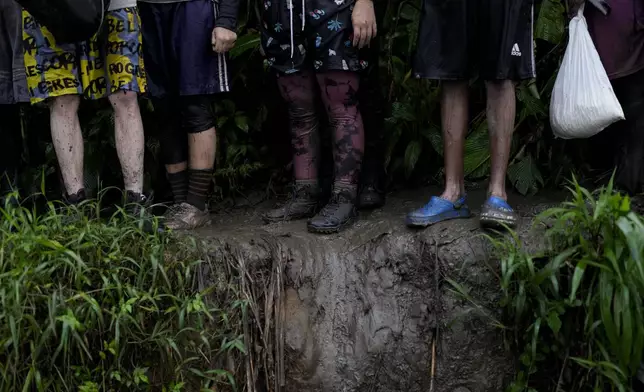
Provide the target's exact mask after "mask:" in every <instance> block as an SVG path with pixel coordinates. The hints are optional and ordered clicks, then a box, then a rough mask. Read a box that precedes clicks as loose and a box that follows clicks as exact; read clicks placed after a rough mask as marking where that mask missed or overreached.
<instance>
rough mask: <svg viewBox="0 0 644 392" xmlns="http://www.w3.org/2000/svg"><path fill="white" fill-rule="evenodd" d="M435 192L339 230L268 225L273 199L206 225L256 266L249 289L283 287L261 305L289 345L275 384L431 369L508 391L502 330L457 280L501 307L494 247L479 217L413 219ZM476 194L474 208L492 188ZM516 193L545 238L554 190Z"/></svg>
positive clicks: (335, 383)
mask: <svg viewBox="0 0 644 392" xmlns="http://www.w3.org/2000/svg"><path fill="white" fill-rule="evenodd" d="M426 194H427V193H426V192H417V193H408V194H401V195H398V196H394V197H390V198H389V200H388V205H387V207H385V208H384V209H382V210H377V211H374V212H372V213H369V214H363V215H362V219H361V221H360V222H359V223H358V224H357V225H356V226H355V227H354V228H352V229H350V230H348V231H347V232H345V233H343V234H341V235H336V236H319V235H312V234H309V233H307V232H306V229H305V222H289V223H282V224H276V225H269V226H264V225H262V224H261V222H260V220H259V218H258V216H259V214H260V213H261V212H262V211H263V210H264V209H265V208H267V205H261V206H259V207H256V208H246V209H242V210H239V209H238V210H233V211H228V212H227V213H221V214H218V215H216V216H215V224H214V225H213V226H211V227H209V228H206V229H203V230H201V231H199V233H198V234H199V236H201V237H203V238H206V239H208V242H210V243H211V244H213V245H214V246H213V249H216V250H215V251H214V252H216V253H217V254H218V257H225V256H224V255H225V254H231V255H233V257H235V258H237V259H238V260H239V263H243V264H244V268H246V269H247V270H249V271H251V272H250V273H249V276H253V278H252V279H250V280H249V281H248V282H247V285H248V287H247V290H249V291H252V290H255V292H259V291H264V292H270V293H272V294H271V295H272V296H273V297H274V301H273V299H271V300H270V301H266V302H264V303H261V304H260V306H259V307H258V309H256V311H257V312H258V313H262V312H267V313H271V312H272V313H273V314H277V315H278V316H277V318H278V319H281V320H282V322H281V323H278V324H277V325H278V328H277V330H275V328H274V326H275V323H274V322H273V321H271V320H269V321H268V322H270V323H271V325H269V326H268V328H266V326H265V325H264V326H263V328H264V330H263V333H264V336H265V337H270V338H276V339H277V341H279V340H281V337H282V336H283V341H284V346H283V348H280V345H279V344H275V342H273V343H272V344H271V347H269V350H271V351H272V352H273V353H275V354H276V355H274V359H275V361H274V362H271V363H267V365H268V366H270V367H271V368H276V369H277V379H276V383H272V382H271V383H270V384H271V385H270V388H269V390H274V389H281V390H282V391H288V392H291V391H292V392H318V391H319V392H354V391H355V392H376V391H382V392H385V391H387V392H391V391H401V392H427V391H430V388H431V384H432V373H434V375H435V376H434V379H433V384H434V385H433V390H434V391H437V392H453V391H457V392H467V391H470V392H492V391H494V392H498V391H501V390H502V389H503V386H504V384H505V383H506V382H507V380H508V375H509V374H511V371H512V366H513V358H512V355H511V353H509V352H508V351H507V350H506V347H505V346H504V340H503V335H502V332H501V330H500V329H499V328H497V327H495V326H494V325H493V323H492V322H491V320H490V319H489V318H487V317H485V316H482V315H481V313H480V312H477V311H475V310H474V308H475V307H473V305H472V303H470V302H469V301H468V300H466V299H464V298H463V296H461V295H459V294H457V293H455V291H454V286H453V285H452V284H450V283H449V282H448V279H451V280H453V281H455V282H457V283H458V284H460V285H462V286H463V287H466V288H467V289H468V290H470V291H469V293H470V295H471V297H472V298H474V299H475V301H476V303H477V306H483V307H489V308H491V309H494V307H495V306H494V304H495V302H496V301H497V300H498V281H497V278H496V276H495V272H494V269H495V266H494V264H495V263H494V262H493V261H491V260H490V255H491V250H492V249H491V247H490V245H489V244H488V243H487V240H485V239H484V238H482V237H480V236H479V234H481V231H480V230H479V228H478V220H477V219H476V218H473V219H470V220H461V221H456V222H446V223H442V224H438V225H436V226H434V227H431V228H429V229H427V230H424V231H419V232H417V231H410V230H408V229H406V228H405V227H404V225H403V222H402V216H403V213H404V211H406V210H409V208H411V207H413V206H416V205H419V204H421V203H422V201H423V199H424V197H425V195H426ZM473 196H474V197H472V198H471V200H472V205H471V207H473V208H474V211H475V212H476V211H477V208H476V207H477V206H478V205H480V202H481V201H482V198H483V195H482V193H481V194H478V195H477V193H476V192H475V193H474V195H473ZM513 201H514V204H515V205H517V206H518V208H519V210H520V211H521V215H522V220H521V225H520V227H519V230H518V233H519V235H520V238H521V240H522V241H523V242H524V243H525V244H526V246H529V247H538V246H541V245H540V244H541V242H540V240H541V238H539V236H538V235H536V234H531V233H530V232H529V231H528V229H529V226H530V221H531V217H532V216H533V215H534V214H535V213H537V212H539V211H541V210H543V209H544V208H545V207H547V206H548V205H550V204H552V198H548V199H541V200H537V199H531V200H526V199H517V198H515V199H514V200H513ZM490 265H492V268H490ZM258 271H259V272H258ZM276 271H281V274H277V273H272V272H276ZM212 278H213V277H210V279H212ZM251 286H254V288H253V287H251ZM275 304H278V305H279V304H282V305H283V306H278V307H276V306H275ZM279 314H281V317H280V316H279ZM492 314H494V311H492ZM267 320H268V319H267ZM258 344H259V343H258ZM257 350H259V349H257V348H256V351H257ZM280 358H283V360H284V362H283V366H280V362H279V361H280ZM432 363H434V370H433V371H432ZM253 366H254V367H261V364H259V365H258V364H255V365H253ZM255 371H257V370H255ZM279 373H283V374H284V379H283V380H280V378H281V377H280V376H281V375H280V374H279ZM280 384H283V387H281V388H280ZM276 386H277V388H276Z"/></svg>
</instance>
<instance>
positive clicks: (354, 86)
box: [308, 71, 364, 233]
mask: <svg viewBox="0 0 644 392" xmlns="http://www.w3.org/2000/svg"><path fill="white" fill-rule="evenodd" d="M317 79H318V84H319V85H320V90H321V92H322V101H323V103H324V107H325V108H326V111H327V114H328V115H329V122H330V125H331V128H332V129H333V132H334V154H333V155H334V161H335V180H334V184H333V194H332V196H331V199H330V200H329V202H328V204H327V205H326V206H325V207H324V208H323V209H322V211H320V213H319V214H318V215H317V216H316V217H314V218H313V219H311V221H310V222H309V225H308V227H309V230H310V231H313V232H320V233H330V232H337V231H340V230H342V229H343V228H344V227H345V226H346V225H348V224H349V223H350V222H351V221H352V220H354V219H355V217H356V216H357V214H356V208H355V207H356V202H357V188H358V182H359V180H360V169H361V165H362V158H363V155H364V125H363V122H362V115H361V114H360V110H359V108H358V95H357V93H358V88H359V84H360V81H359V76H358V74H357V73H354V72H345V71H332V72H325V73H322V74H319V75H317Z"/></svg>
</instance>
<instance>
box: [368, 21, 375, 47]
mask: <svg viewBox="0 0 644 392" xmlns="http://www.w3.org/2000/svg"><path fill="white" fill-rule="evenodd" d="M375 36H376V34H375V33H374V30H373V25H371V26H369V38H368V39H367V42H366V43H365V46H369V44H370V43H371V40H373V37H375Z"/></svg>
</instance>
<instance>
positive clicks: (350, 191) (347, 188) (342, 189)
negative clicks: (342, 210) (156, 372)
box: [333, 181, 358, 204]
mask: <svg viewBox="0 0 644 392" xmlns="http://www.w3.org/2000/svg"><path fill="white" fill-rule="evenodd" d="M333 194H334V195H336V196H340V198H341V199H346V200H347V201H349V202H351V203H353V204H355V203H356V199H357V197H358V185H357V184H352V183H349V182H344V181H336V182H334V183H333Z"/></svg>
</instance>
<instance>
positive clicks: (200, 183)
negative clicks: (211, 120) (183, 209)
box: [186, 128, 217, 211]
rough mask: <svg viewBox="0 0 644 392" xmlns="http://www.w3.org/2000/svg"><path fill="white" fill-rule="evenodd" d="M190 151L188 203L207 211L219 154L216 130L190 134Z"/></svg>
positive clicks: (211, 129)
mask: <svg viewBox="0 0 644 392" xmlns="http://www.w3.org/2000/svg"><path fill="white" fill-rule="evenodd" d="M188 149H189V151H190V153H189V156H190V161H189V167H190V170H189V173H190V174H189V181H188V195H187V198H186V201H187V202H188V203H190V204H192V205H193V206H195V207H197V208H198V209H199V210H200V211H203V210H205V209H206V204H207V203H206V202H207V198H208V190H209V188H210V183H211V181H212V173H213V169H214V166H215V154H216V152H217V134H216V132H215V128H209V129H207V130H205V131H203V132H198V133H189V134H188Z"/></svg>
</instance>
